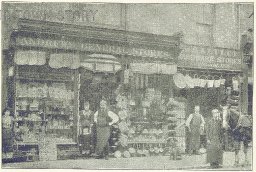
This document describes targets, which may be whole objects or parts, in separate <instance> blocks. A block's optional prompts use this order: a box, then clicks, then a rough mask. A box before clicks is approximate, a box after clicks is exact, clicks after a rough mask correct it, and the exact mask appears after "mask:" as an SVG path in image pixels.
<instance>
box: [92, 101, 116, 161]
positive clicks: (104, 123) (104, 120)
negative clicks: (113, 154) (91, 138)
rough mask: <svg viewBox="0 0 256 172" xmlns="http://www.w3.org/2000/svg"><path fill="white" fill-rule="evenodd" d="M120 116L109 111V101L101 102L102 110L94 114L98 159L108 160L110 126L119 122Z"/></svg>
mask: <svg viewBox="0 0 256 172" xmlns="http://www.w3.org/2000/svg"><path fill="white" fill-rule="evenodd" d="M118 119H119V118H118V116H117V115H116V114H115V113H113V112H112V111H110V110H108V107H107V101H106V100H101V102H100V109H99V110H98V111H97V112H96V113H95V114H94V122H95V123H96V153H97V155H98V156H97V158H105V159H108V153H109V143H108V141H109V137H110V126H111V125H113V124H114V123H117V122H118Z"/></svg>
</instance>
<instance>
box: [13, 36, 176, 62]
mask: <svg viewBox="0 0 256 172" xmlns="http://www.w3.org/2000/svg"><path fill="white" fill-rule="evenodd" d="M16 45H17V46H31V47H42V48H49V49H66V50H77V51H90V52H97V53H106V54H120V55H129V56H140V57H150V58H157V59H159V58H162V59H168V60H172V59H173V55H172V54H171V53H170V52H168V51H160V50H151V49H143V48H135V47H125V46H115V45H108V44H97V43H82V42H72V41H64V40H51V39H41V38H32V37H17V38H16Z"/></svg>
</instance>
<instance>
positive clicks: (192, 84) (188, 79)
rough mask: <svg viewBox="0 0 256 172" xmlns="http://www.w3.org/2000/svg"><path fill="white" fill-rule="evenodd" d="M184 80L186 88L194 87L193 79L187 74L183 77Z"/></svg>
mask: <svg viewBox="0 0 256 172" xmlns="http://www.w3.org/2000/svg"><path fill="white" fill-rule="evenodd" d="M184 78H185V81H186V84H187V88H194V87H195V86H194V81H193V79H192V78H191V77H190V76H189V75H188V74H187V75H186V76H185V77H184Z"/></svg>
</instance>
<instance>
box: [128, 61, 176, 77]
mask: <svg viewBox="0 0 256 172" xmlns="http://www.w3.org/2000/svg"><path fill="white" fill-rule="evenodd" d="M131 70H132V72H134V73H140V74H169V75H171V74H175V73H176V72H177V65H176V64H165V63H157V62H154V63H132V64H131Z"/></svg>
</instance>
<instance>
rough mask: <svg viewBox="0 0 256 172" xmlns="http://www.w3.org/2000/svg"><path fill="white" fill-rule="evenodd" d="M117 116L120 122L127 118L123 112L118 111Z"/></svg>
mask: <svg viewBox="0 0 256 172" xmlns="http://www.w3.org/2000/svg"><path fill="white" fill-rule="evenodd" d="M118 116H119V118H120V120H125V119H126V118H127V112H126V111H124V110H122V111H119V112H118Z"/></svg>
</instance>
